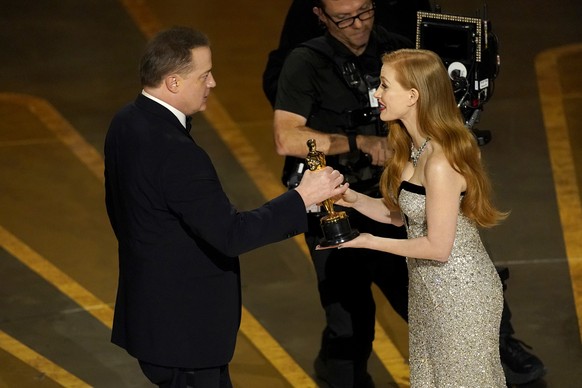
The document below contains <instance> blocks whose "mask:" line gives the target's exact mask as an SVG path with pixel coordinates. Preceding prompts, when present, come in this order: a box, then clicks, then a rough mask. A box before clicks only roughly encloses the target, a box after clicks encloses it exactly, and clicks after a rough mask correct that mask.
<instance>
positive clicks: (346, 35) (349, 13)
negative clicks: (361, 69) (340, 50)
mask: <svg viewBox="0 0 582 388" xmlns="http://www.w3.org/2000/svg"><path fill="white" fill-rule="evenodd" d="M322 6H323V9H320V8H314V9H313V12H314V13H315V14H316V15H317V16H318V17H319V20H320V21H321V22H322V23H324V24H325V26H326V27H327V30H328V31H329V33H330V34H331V35H332V36H333V37H334V38H336V39H337V40H339V41H340V42H342V43H343V44H344V45H345V46H346V47H348V48H349V49H350V50H351V51H352V52H353V53H354V54H356V55H360V54H361V53H362V52H363V51H364V49H365V48H366V46H367V44H368V40H369V39H370V33H371V32H372V27H373V25H374V18H373V17H372V18H370V19H367V20H364V21H362V20H360V19H358V18H356V19H355V20H354V22H353V24H352V25H351V26H349V27H346V28H339V27H338V26H337V25H336V24H335V23H334V22H336V23H337V22H340V21H341V20H344V19H348V18H352V17H354V16H356V15H360V14H362V13H363V12H366V11H368V10H371V9H372V8H373V7H374V4H373V3H372V1H371V0H323V1H322Z"/></svg>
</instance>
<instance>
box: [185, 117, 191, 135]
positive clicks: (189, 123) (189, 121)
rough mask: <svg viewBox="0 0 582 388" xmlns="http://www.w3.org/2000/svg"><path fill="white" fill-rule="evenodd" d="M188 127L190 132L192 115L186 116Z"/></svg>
mask: <svg viewBox="0 0 582 388" xmlns="http://www.w3.org/2000/svg"><path fill="white" fill-rule="evenodd" d="M186 129H187V130H188V132H190V130H191V129H192V116H186Z"/></svg>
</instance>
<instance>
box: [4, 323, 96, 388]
mask: <svg viewBox="0 0 582 388" xmlns="http://www.w3.org/2000/svg"><path fill="white" fill-rule="evenodd" d="M0 348H2V349H4V350H5V351H7V352H8V353H10V354H11V355H12V356H14V357H16V358H18V359H19V360H20V361H22V362H24V363H26V364H28V365H30V366H31V367H33V368H35V369H36V370H38V371H39V372H41V373H43V374H44V375H46V376H47V377H49V378H50V379H51V380H53V381H55V382H57V383H59V384H61V385H62V386H63V387H70V388H84V387H90V385H89V384H87V383H85V382H84V381H83V380H81V379H79V378H78V377H76V376H73V375H72V374H70V373H69V372H67V371H66V370H64V369H63V368H61V367H59V366H58V365H56V364H55V363H53V362H51V361H49V360H47V359H46V358H44V357H43V356H41V355H40V354H38V353H37V352H35V351H34V350H32V349H31V348H29V347H28V346H26V345H24V344H22V343H20V342H18V341H17V340H15V339H14V338H12V337H11V336H9V335H8V334H6V333H5V332H3V331H2V330H0Z"/></svg>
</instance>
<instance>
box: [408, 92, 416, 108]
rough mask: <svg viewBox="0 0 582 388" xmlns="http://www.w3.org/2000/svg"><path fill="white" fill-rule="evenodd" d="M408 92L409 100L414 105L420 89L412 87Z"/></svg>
mask: <svg viewBox="0 0 582 388" xmlns="http://www.w3.org/2000/svg"><path fill="white" fill-rule="evenodd" d="M408 93H409V94H408V101H409V102H410V106H412V105H414V104H416V101H418V90H416V89H414V88H412V89H410V90H409V92H408Z"/></svg>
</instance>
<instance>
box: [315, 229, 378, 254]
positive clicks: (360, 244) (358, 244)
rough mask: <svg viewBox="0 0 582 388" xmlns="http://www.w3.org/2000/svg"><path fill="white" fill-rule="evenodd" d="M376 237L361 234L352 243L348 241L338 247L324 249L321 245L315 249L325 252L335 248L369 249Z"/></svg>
mask: <svg viewBox="0 0 582 388" xmlns="http://www.w3.org/2000/svg"><path fill="white" fill-rule="evenodd" d="M373 237H374V236H373V235H371V234H369V233H360V235H359V236H358V237H356V238H355V239H353V240H350V241H346V242H344V243H341V244H338V245H333V246H329V247H322V246H320V245H318V246H317V247H316V248H315V249H316V250H318V251H321V250H324V249H333V248H337V249H342V248H368V247H369V246H370V242H371V240H372V238H373Z"/></svg>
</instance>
